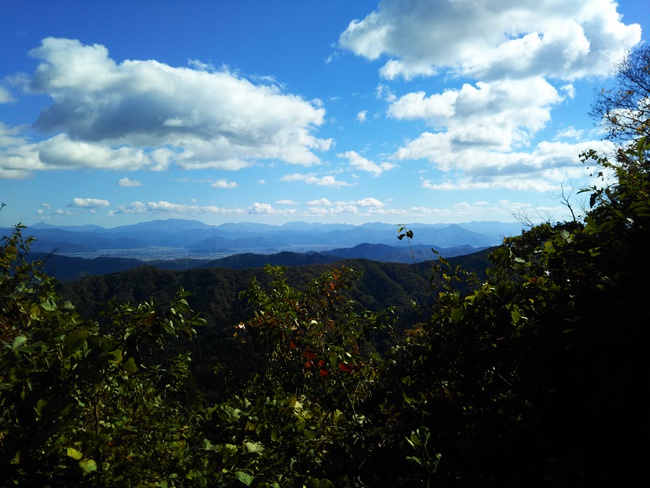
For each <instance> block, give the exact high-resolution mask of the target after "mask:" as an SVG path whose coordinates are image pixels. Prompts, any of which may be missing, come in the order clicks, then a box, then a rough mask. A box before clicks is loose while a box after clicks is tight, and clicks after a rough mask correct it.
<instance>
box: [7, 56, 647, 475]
mask: <svg viewBox="0 0 650 488" xmlns="http://www.w3.org/2000/svg"><path fill="white" fill-rule="evenodd" d="M630 67H631V68H633V69H636V70H637V71H638V70H639V69H641V74H643V73H645V80H648V79H650V50H648V49H647V48H646V49H644V50H639V51H636V52H633V53H631V54H630V57H629V58H628V60H627V61H626V62H625V63H623V64H622V65H621V66H620V67H619V73H622V75H625V73H626V71H625V70H626V69H628V68H630ZM637 71H635V72H637ZM623 86H624V87H625V90H629V86H625V85H623ZM645 86H646V87H647V85H645ZM636 89H637V90H640V89H641V88H640V87H639V85H636ZM625 93H626V92H625V91H622V92H620V93H619V95H621V96H623V97H624V101H627V100H628V98H625ZM642 94H643V93H642ZM644 94H645V97H640V98H639V100H641V102H643V100H647V96H648V95H650V93H648V92H647V90H646V91H645V92H644ZM606 95H607V97H609V98H604V100H610V102H609V105H606V106H605V107H606V108H607V109H608V112H607V113H610V112H609V111H614V110H617V109H619V108H625V107H624V106H621V105H618V104H617V103H616V101H617V98H616V96H617V92H607V93H606ZM637 102H638V100H637ZM641 102H638V103H637V104H636V105H635V106H632V107H631V108H630V107H628V108H627V111H626V112H625V115H626V117H629V116H632V117H633V120H634V123H635V124H636V130H631V131H630V130H628V127H627V126H626V128H625V131H623V132H621V131H617V130H612V137H614V138H617V137H621V134H623V135H624V136H625V137H626V140H625V142H624V144H623V146H622V147H621V149H620V150H618V151H617V152H616V153H615V154H614V155H604V154H597V153H595V152H593V151H592V152H588V153H585V154H584V155H583V157H584V160H585V162H586V163H588V164H591V165H594V167H595V168H596V170H595V171H596V172H597V173H596V174H598V176H599V177H600V178H601V179H602V180H603V181H602V183H601V184H599V185H597V186H595V187H594V188H591V189H589V190H588V191H589V193H590V204H591V208H590V210H588V211H587V212H586V214H585V217H584V218H583V219H580V220H575V221H571V222H564V223H558V224H550V223H546V224H542V225H538V226H535V227H533V228H531V229H530V230H529V231H528V232H525V233H524V234H523V235H521V236H519V237H515V238H509V239H506V240H505V241H504V243H503V245H502V246H500V247H499V248H497V249H496V250H495V251H494V252H493V253H492V256H491V262H492V265H491V268H490V270H489V274H488V277H487V279H486V280H483V281H476V282H472V280H473V278H472V276H471V275H469V274H468V273H465V272H463V271H462V270H460V269H457V268H452V267H450V266H448V265H447V263H446V262H445V261H444V260H440V261H439V262H438V264H437V265H436V269H434V271H433V273H432V276H433V278H432V281H431V283H430V285H431V289H430V291H431V294H432V295H433V297H434V298H435V305H434V306H433V307H432V309H431V313H430V318H429V319H428V320H426V321H424V322H422V323H417V324H413V326H412V327H411V328H410V329H409V330H408V331H407V332H406V333H405V334H403V335H402V334H399V333H397V332H393V331H392V329H391V326H392V323H393V321H392V319H391V314H390V310H387V311H386V312H385V313H376V312H373V313H371V312H369V311H367V310H364V309H363V308H362V307H360V306H359V305H358V304H357V303H355V302H354V301H353V300H352V299H351V298H350V296H349V293H348V290H349V289H350V286H351V283H353V281H354V279H355V272H354V271H353V270H350V269H340V270H336V269H331V270H328V271H327V272H325V273H324V274H323V275H322V276H320V277H319V278H317V279H315V280H312V282H311V283H310V285H309V286H307V287H306V288H304V289H303V288H299V287H294V286H291V285H290V284H289V283H288V281H287V280H286V278H285V277H284V276H283V274H282V270H281V269H277V268H269V273H270V282H269V284H268V286H266V285H262V284H261V283H260V282H257V281H253V282H252V283H251V286H250V288H249V291H248V293H247V299H248V300H249V301H250V303H251V306H252V309H253V310H254V315H253V316H252V318H251V319H250V320H249V321H247V322H246V323H242V324H239V325H238V326H237V327H236V331H237V338H238V340H239V341H240V343H241V348H242V353H246V354H255V355H258V356H259V357H260V361H259V362H257V363H256V364H257V365H258V366H257V368H256V370H255V371H253V372H251V373H250V374H249V375H248V376H247V377H246V380H245V381H241V380H239V379H238V381H228V380H227V378H226V380H224V379H223V375H224V374H225V375H226V376H227V372H228V365H227V364H221V365H220V364H217V363H215V371H214V375H215V382H216V381H217V379H218V381H219V383H218V384H219V388H221V389H222V391H221V392H220V397H221V399H220V400H219V401H216V402H208V401H206V399H205V397H204V395H203V393H202V391H201V390H200V389H198V388H197V384H196V381H195V380H194V377H193V375H192V368H191V364H192V363H191V360H192V357H191V354H190V353H189V350H190V345H191V342H190V341H191V340H192V338H193V336H194V335H195V329H196V328H197V327H200V326H201V325H202V319H201V318H199V317H197V316H196V315H195V314H194V313H193V312H192V311H191V310H190V307H189V306H188V303H187V300H186V296H185V294H184V292H183V291H182V290H180V291H179V293H178V294H177V296H176V298H175V300H174V301H173V302H172V303H171V304H170V305H169V306H166V307H164V308H163V309H161V308H158V307H156V306H155V305H154V304H153V303H151V302H145V303H142V304H140V305H137V306H132V305H124V304H123V305H120V304H114V305H112V306H111V307H110V308H109V309H108V311H107V313H105V315H104V316H103V317H102V318H101V320H98V321H94V320H89V319H86V318H83V317H81V316H80V315H79V314H78V313H77V312H76V310H75V308H74V306H73V305H72V304H71V303H69V302H65V301H63V300H61V299H60V298H59V296H58V295H57V293H56V292H55V289H54V285H55V283H54V281H53V280H52V279H51V278H49V277H48V276H47V275H45V274H44V273H42V272H41V271H40V269H39V265H38V263H33V264H29V263H27V261H26V259H25V255H26V253H27V252H28V249H29V245H30V239H29V238H25V237H23V229H22V228H21V227H20V226H18V227H16V229H15V231H14V232H13V233H12V234H11V235H9V236H6V237H5V238H4V239H3V240H2V245H1V247H0V345H1V349H0V464H1V466H2V468H1V469H2V481H0V483H3V484H4V485H5V486H98V487H107V486H108V487H110V486H142V487H144V486H159V487H172V486H232V487H236V486H255V487H273V486H276V487H294V486H295V487H301V486H307V487H332V486H337V487H348V486H359V487H361V486H590V487H593V486H602V487H607V486H638V485H639V482H640V480H641V479H644V478H645V472H644V469H645V461H646V460H645V456H644V454H645V453H644V451H642V450H640V448H639V447H638V446H642V445H643V444H644V442H645V441H646V439H647V427H646V425H647V421H646V419H645V415H644V413H645V412H644V411H643V409H642V408H641V406H642V405H644V403H643V401H642V399H643V398H645V395H644V394H643V391H644V387H645V385H646V384H647V379H648V374H647V365H646V361H645V358H644V352H645V349H646V345H645V341H644V340H643V339H644V337H645V334H643V329H644V327H645V326H646V324H647V323H648V318H650V317H649V316H650V312H649V311H648V308H647V306H646V304H645V301H644V299H645V294H647V291H648V284H647V283H648V273H649V271H650V263H649V259H650V257H649V256H648V252H647V245H646V243H647V242H648V238H649V237H650V230H649V224H650V196H649V195H650V163H649V162H648V159H647V156H648V154H649V153H650V141H648V140H647V139H646V137H645V134H646V133H647V127H648V114H647V110H648V109H647V106H646V105H647V103H646V105H643V103H641ZM597 107H601V106H598V105H597ZM630 110H631V111H632V112H630ZM634 110H636V112H634ZM606 119H607V118H606ZM617 120H618V119H616V117H614V118H612V119H610V122H611V123H612V124H616V121H617ZM625 120H626V124H627V123H628V122H627V121H628V119H627V118H626V119H625ZM632 129H634V127H632ZM405 237H407V238H409V239H410V238H414V237H416V236H413V235H412V234H409V233H406V232H405ZM458 282H468V283H469V284H471V285H472V288H471V291H470V292H468V293H463V294H461V293H460V292H459V291H457V290H458V288H457V287H456V286H455V285H456V284H457V283H458ZM376 334H384V335H386V334H388V335H391V334H393V336H394V337H393V344H394V345H393V346H392V347H391V348H390V349H389V350H388V351H383V352H381V353H380V352H379V351H378V350H377V349H376V347H375V343H376V341H374V340H373V338H374V337H376V336H375V335H376ZM224 371H225V373H224ZM642 397H643V398H642ZM642 475H643V476H642Z"/></svg>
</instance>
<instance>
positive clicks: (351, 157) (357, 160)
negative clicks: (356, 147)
mask: <svg viewBox="0 0 650 488" xmlns="http://www.w3.org/2000/svg"><path fill="white" fill-rule="evenodd" d="M337 156H338V157H339V158H347V159H348V162H349V164H350V166H351V167H352V168H354V169H358V170H361V171H367V172H369V173H372V174H374V175H375V176H379V175H381V174H382V173H383V172H384V171H387V170H389V169H393V168H394V167H395V165H394V164H392V163H385V162H384V163H380V164H377V163H374V162H372V161H370V160H369V159H366V158H364V157H363V156H361V155H360V154H358V153H357V152H356V151H346V152H344V153H341V154H337Z"/></svg>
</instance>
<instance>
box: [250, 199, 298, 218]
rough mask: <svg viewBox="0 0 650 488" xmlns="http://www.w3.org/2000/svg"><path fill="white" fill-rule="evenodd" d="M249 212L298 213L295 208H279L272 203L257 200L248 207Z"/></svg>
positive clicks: (268, 213) (269, 213)
mask: <svg viewBox="0 0 650 488" xmlns="http://www.w3.org/2000/svg"><path fill="white" fill-rule="evenodd" d="M247 213H249V214H255V215H291V214H294V213H296V210H295V209H293V208H286V209H278V208H275V207H273V205H271V204H270V203H259V202H255V203H253V204H252V205H250V206H249V207H248V210H247Z"/></svg>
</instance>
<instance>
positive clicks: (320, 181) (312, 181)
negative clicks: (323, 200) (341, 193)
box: [280, 173, 350, 188]
mask: <svg viewBox="0 0 650 488" xmlns="http://www.w3.org/2000/svg"><path fill="white" fill-rule="evenodd" d="M280 181H303V182H305V183H307V184H308V185H318V186H331V187H335V188H340V187H342V186H350V184H349V183H346V182H345V181H338V180H337V179H336V177H334V176H322V177H317V176H314V175H313V174H306V175H305V174H300V173H293V174H289V175H285V176H283V177H282V178H280Z"/></svg>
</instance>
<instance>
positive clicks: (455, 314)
mask: <svg viewBox="0 0 650 488" xmlns="http://www.w3.org/2000/svg"><path fill="white" fill-rule="evenodd" d="M464 316H465V309H464V308H455V309H453V310H452V311H451V314H450V315H449V320H451V322H452V323H453V324H457V323H458V322H460V320H461V319H462V318H463V317H464Z"/></svg>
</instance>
